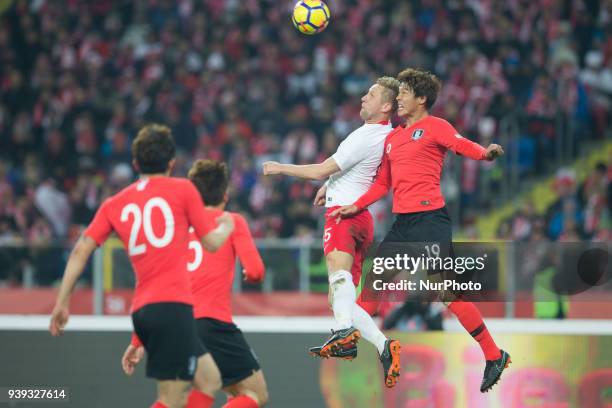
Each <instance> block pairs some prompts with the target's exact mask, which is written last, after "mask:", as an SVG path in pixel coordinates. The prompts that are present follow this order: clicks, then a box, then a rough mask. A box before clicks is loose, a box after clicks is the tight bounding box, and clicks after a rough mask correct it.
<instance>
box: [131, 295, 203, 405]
mask: <svg viewBox="0 0 612 408" xmlns="http://www.w3.org/2000/svg"><path fill="white" fill-rule="evenodd" d="M132 321H133V324H134V330H135V332H136V334H137V335H138V337H139V338H140V340H141V341H142V343H143V346H144V348H145V350H146V352H147V367H146V375H147V377H150V378H154V379H156V380H157V381H158V402H157V406H158V407H163V406H167V407H184V406H185V404H186V403H187V396H188V393H189V388H190V385H191V383H192V382H193V381H194V378H195V376H196V373H197V372H198V359H199V358H200V356H202V355H203V354H204V353H206V351H205V349H204V348H203V346H202V344H201V343H200V342H199V340H198V338H197V335H196V330H195V322H194V320H193V308H192V306H191V305H187V304H183V303H155V304H150V305H146V306H144V307H142V308H140V309H139V310H137V311H136V312H134V313H133V314H132ZM201 369H202V367H200V370H201ZM160 404H161V405H160Z"/></svg>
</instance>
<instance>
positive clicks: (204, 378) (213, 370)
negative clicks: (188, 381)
mask: <svg viewBox="0 0 612 408" xmlns="http://www.w3.org/2000/svg"><path fill="white" fill-rule="evenodd" d="M193 385H194V386H195V387H196V388H197V389H198V390H199V391H201V392H203V393H204V394H207V395H215V393H216V392H217V391H219V390H220V389H221V373H220V372H219V368H217V365H216V364H215V362H214V360H213V359H212V357H211V356H210V354H206V355H204V356H202V357H200V358H199V359H198V369H197V371H196V375H195V377H194V379H193Z"/></svg>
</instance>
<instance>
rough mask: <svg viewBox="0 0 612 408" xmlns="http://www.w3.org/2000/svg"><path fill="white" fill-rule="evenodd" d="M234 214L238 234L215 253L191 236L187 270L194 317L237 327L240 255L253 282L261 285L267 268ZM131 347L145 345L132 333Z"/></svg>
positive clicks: (242, 222) (242, 221)
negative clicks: (234, 291) (235, 294)
mask: <svg viewBox="0 0 612 408" xmlns="http://www.w3.org/2000/svg"><path fill="white" fill-rule="evenodd" d="M210 212H211V213H212V215H213V216H214V217H218V216H220V215H221V214H222V213H223V211H220V210H210ZM230 214H232V217H234V231H233V232H232V234H231V235H230V237H229V238H228V239H227V241H226V242H225V243H224V244H223V245H222V246H221V248H219V249H218V250H217V252H215V253H210V252H207V251H206V250H205V249H204V248H203V247H202V244H201V243H200V241H199V240H198V239H197V237H196V235H195V233H194V232H191V233H190V237H191V241H190V242H189V251H190V255H189V260H188V263H187V270H188V271H189V272H190V276H191V289H192V293H193V296H194V308H193V315H194V317H195V318H196V319H201V318H205V317H209V318H212V319H217V320H221V321H224V322H227V323H233V318H232V302H231V294H232V284H233V282H234V270H235V268H236V255H237V256H238V258H239V259H240V263H241V264H242V267H243V268H244V270H245V272H246V274H247V276H248V278H249V279H250V280H253V281H260V280H262V279H263V277H264V264H263V261H262V260H261V256H259V251H257V248H256V247H255V242H254V241H253V236H252V235H251V231H250V230H249V225H248V224H247V222H246V220H245V219H244V218H243V217H242V216H241V215H240V214H237V213H230ZM131 344H132V345H133V346H135V347H139V346H141V345H142V343H141V342H140V339H139V338H138V336H136V334H135V333H132V339H131Z"/></svg>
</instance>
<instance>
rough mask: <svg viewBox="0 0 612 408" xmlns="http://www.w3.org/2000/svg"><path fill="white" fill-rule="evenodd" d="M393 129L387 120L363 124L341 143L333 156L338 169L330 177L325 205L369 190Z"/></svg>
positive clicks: (349, 200)
mask: <svg viewBox="0 0 612 408" xmlns="http://www.w3.org/2000/svg"><path fill="white" fill-rule="evenodd" d="M392 129H393V127H392V126H391V123H390V122H386V123H385V124H382V123H374V124H368V123H365V124H364V125H363V126H361V127H360V128H357V129H355V130H354V131H353V132H352V133H351V134H350V135H348V137H347V138H346V139H344V140H343V141H342V143H340V146H338V150H337V151H336V153H334V154H333V155H332V158H333V159H334V160H335V162H336V164H338V167H340V170H341V171H340V172H339V173H336V174H334V175H332V176H330V177H329V180H328V182H327V196H326V200H325V206H326V207H334V206H337V205H349V204H353V203H354V202H355V201H357V199H358V198H359V197H361V196H362V195H363V194H364V193H365V192H367V191H368V190H369V189H370V186H371V185H372V182H373V181H374V177H375V176H376V171H377V170H378V166H379V165H380V160H381V159H382V154H383V149H384V145H385V139H386V138H387V135H388V134H389V132H391V130H392Z"/></svg>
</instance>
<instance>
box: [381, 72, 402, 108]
mask: <svg viewBox="0 0 612 408" xmlns="http://www.w3.org/2000/svg"><path fill="white" fill-rule="evenodd" d="M376 85H380V86H382V87H383V93H382V97H383V102H390V103H391V104H392V105H393V111H395V110H396V109H397V94H398V93H399V86H400V82H399V81H398V80H397V79H395V78H393V77H388V76H384V77H380V78H378V79H377V80H376Z"/></svg>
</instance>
